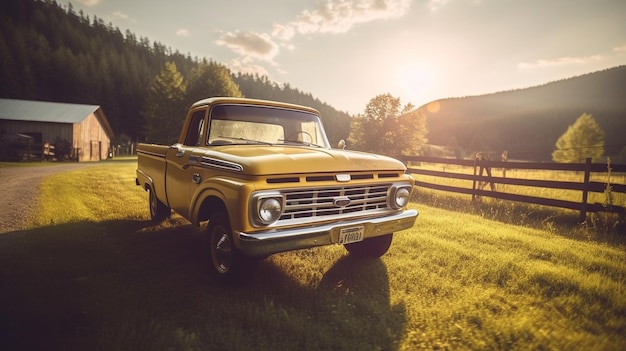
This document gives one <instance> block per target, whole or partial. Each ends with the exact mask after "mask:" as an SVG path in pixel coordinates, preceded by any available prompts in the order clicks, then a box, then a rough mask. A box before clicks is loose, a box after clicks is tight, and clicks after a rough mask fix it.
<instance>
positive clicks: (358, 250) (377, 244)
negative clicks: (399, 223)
mask: <svg viewBox="0 0 626 351" xmlns="http://www.w3.org/2000/svg"><path fill="white" fill-rule="evenodd" d="M392 239H393V233H391V234H386V235H381V236H376V237H373V238H369V239H365V240H363V241H360V242H358V243H352V244H345V245H344V247H345V248H346V250H348V252H349V253H350V255H354V256H356V257H369V258H378V257H380V256H382V255H384V254H385V253H386V252H387V250H389V247H390V246H391V241H392Z"/></svg>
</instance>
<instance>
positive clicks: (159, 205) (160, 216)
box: [148, 188, 171, 222]
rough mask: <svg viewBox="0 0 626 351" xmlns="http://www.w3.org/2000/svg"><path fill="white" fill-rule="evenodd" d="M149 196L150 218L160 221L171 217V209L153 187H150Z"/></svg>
mask: <svg viewBox="0 0 626 351" xmlns="http://www.w3.org/2000/svg"><path fill="white" fill-rule="evenodd" d="M148 198H149V202H150V220H152V221H153V222H160V221H162V220H164V219H165V218H167V217H169V215H170V213H171V210H170V208H169V207H167V206H166V205H165V204H164V203H163V202H161V200H159V199H158V198H157V196H156V194H155V193H154V190H152V188H148Z"/></svg>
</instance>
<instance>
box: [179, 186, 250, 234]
mask: <svg viewBox="0 0 626 351" xmlns="http://www.w3.org/2000/svg"><path fill="white" fill-rule="evenodd" d="M253 189H254V187H252V186H250V185H248V184H245V183H242V182H238V181H236V180H233V179H227V178H214V179H211V180H209V181H205V182H203V183H201V184H199V187H198V189H197V190H196V191H195V192H194V194H193V195H192V198H191V202H190V213H189V219H190V221H191V223H193V224H194V225H199V224H200V223H201V222H203V221H205V220H208V219H209V217H210V215H211V212H213V211H216V210H219V208H215V206H217V205H218V202H217V201H219V202H220V203H221V204H222V205H223V206H224V207H225V208H226V211H227V212H228V217H229V218H230V219H231V220H230V226H231V228H232V229H233V231H235V230H243V229H247V228H249V225H248V224H247V221H248V214H247V209H248V201H249V200H248V198H249V194H250V193H251V192H252V191H253ZM205 203H209V204H210V205H212V206H213V208H211V209H210V211H209V212H208V213H204V214H203V213H202V206H203V205H204V204H205ZM233 219H237V220H235V221H234V220H233Z"/></svg>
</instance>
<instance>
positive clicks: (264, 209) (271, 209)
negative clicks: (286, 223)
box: [259, 197, 283, 224]
mask: <svg viewBox="0 0 626 351" xmlns="http://www.w3.org/2000/svg"><path fill="white" fill-rule="evenodd" d="M282 212H283V208H282V204H281V203H280V201H278V199H276V198H273V197H270V198H267V199H263V200H261V202H260V203H259V219H260V220H261V221H262V222H263V223H266V224H268V223H272V222H275V221H276V220H278V218H280V215H281V214H282Z"/></svg>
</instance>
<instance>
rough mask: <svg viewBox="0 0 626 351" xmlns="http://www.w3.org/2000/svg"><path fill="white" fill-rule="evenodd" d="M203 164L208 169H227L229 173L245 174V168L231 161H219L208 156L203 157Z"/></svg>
mask: <svg viewBox="0 0 626 351" xmlns="http://www.w3.org/2000/svg"><path fill="white" fill-rule="evenodd" d="M201 164H202V165H203V166H206V167H212V168H219V169H225V170H228V171H235V172H243V166H242V165H240V164H238V163H234V162H229V161H224V160H219V159H217V158H212V157H208V156H202V162H201Z"/></svg>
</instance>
